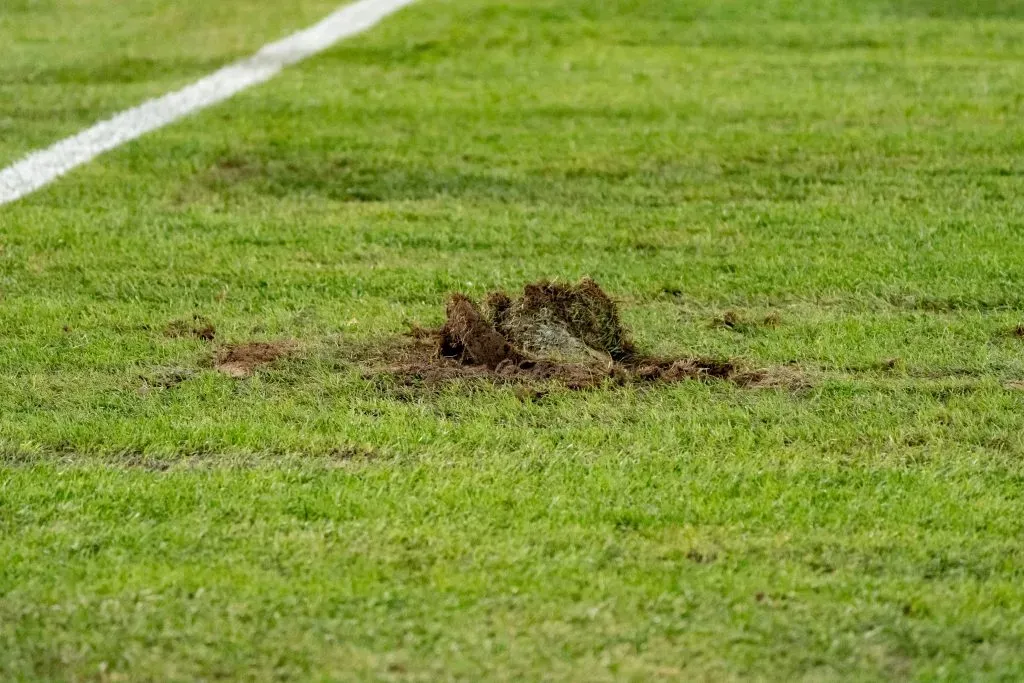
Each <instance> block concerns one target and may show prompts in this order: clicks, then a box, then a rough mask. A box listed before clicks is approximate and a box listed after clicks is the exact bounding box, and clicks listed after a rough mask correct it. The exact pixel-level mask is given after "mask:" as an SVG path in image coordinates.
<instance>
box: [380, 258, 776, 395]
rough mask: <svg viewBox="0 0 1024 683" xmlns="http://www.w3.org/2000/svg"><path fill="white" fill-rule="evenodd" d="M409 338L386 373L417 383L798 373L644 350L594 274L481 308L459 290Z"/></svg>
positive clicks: (766, 379)
mask: <svg viewBox="0 0 1024 683" xmlns="http://www.w3.org/2000/svg"><path fill="white" fill-rule="evenodd" d="M412 336H413V337H414V339H415V340H416V341H415V342H414V343H413V345H412V346H411V347H406V348H405V349H404V355H403V357H402V358H400V359H399V361H398V362H397V363H395V364H392V366H391V367H390V368H389V374H392V375H395V376H397V377H399V378H400V379H404V380H409V381H415V382H428V383H429V382H437V381H444V380H451V379H457V378H460V377H483V378H490V379H492V380H500V381H520V382H523V381H545V380H553V381H558V382H561V383H562V384H564V385H566V386H567V387H569V388H573V389H584V388H591V387H596V386H600V385H604V384H628V383H645V382H673V381H679V380H683V379H708V378H717V379H725V380H730V381H733V382H735V383H737V384H742V385H758V386H791V385H793V384H794V383H795V382H794V378H795V377H796V373H795V372H794V371H788V372H769V371H765V370H750V369H744V368H743V367H741V365H740V364H738V363H735V362H733V361H729V360H722V359H714V358H699V357H683V358H663V357H654V356H649V355H646V354H643V353H641V352H640V351H639V350H638V349H637V347H636V345H635V343H634V342H633V340H632V337H631V336H630V334H629V332H628V330H627V329H626V328H625V326H624V325H623V323H622V321H621V319H620V317H619V311H618V306H617V305H616V304H615V302H614V301H613V300H612V299H611V297H609V296H608V295H607V294H606V293H605V292H604V290H602V289H601V287H600V286H598V284H597V283H596V282H594V281H593V280H591V279H590V278H584V279H582V280H580V281H579V282H578V283H576V284H565V283H559V282H552V281H547V280H544V281H539V282H535V283H531V284H528V285H526V286H525V288H524V289H523V294H522V296H520V297H518V298H513V297H511V296H510V295H509V294H507V293H505V292H500V291H499V292H492V293H491V294H490V295H488V296H487V298H486V299H485V301H484V304H483V306H478V305H477V304H476V303H475V302H474V301H473V300H472V299H470V298H469V297H467V296H465V295H464V294H459V293H455V294H452V295H451V296H450V297H449V299H448V304H447V307H446V321H445V324H444V325H443V326H442V327H441V328H439V329H436V330H428V329H424V328H420V327H416V328H414V330H413V335H412Z"/></svg>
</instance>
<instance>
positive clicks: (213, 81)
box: [0, 0, 413, 206]
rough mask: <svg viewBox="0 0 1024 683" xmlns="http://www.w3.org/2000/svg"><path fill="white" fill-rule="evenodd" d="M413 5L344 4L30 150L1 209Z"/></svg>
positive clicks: (3, 192) (9, 172)
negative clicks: (243, 55)
mask: <svg viewBox="0 0 1024 683" xmlns="http://www.w3.org/2000/svg"><path fill="white" fill-rule="evenodd" d="M412 2H413V0H359V2H356V3H354V4H351V5H346V6H345V7H342V8H340V9H338V10H336V11H335V12H333V13H332V14H330V15H329V16H328V17H327V18H325V19H324V20H323V21H321V22H320V23H318V24H315V25H313V26H310V27H309V28H307V29H305V30H302V31H299V32H298V33H293V34H292V35H290V36H288V37H287V38H284V39H283V40H279V41H277V42H276V43H270V44H269V45H264V46H263V47H262V48H261V49H260V51H259V52H257V53H256V54H254V55H253V56H252V57H249V58H247V59H243V60H241V61H238V62H235V63H234V64H230V65H228V66H226V67H224V68H223V69H220V70H219V71H215V72H214V73H212V74H210V75H209V76H206V77H204V78H201V79H200V80H198V81H196V82H195V83H193V84H192V85H189V86H186V87H185V88H182V89H181V90H177V91H175V92H172V93H168V94H166V95H164V96H162V97H158V98H156V99H152V100H147V101H146V102H143V103H142V104H140V105H139V106H137V107H133V108H131V109H127V110H125V111H123V112H121V113H120V114H117V115H116V116H114V117H113V118H110V119H107V120H106V121H101V122H100V123H97V124H96V125H94V126H92V127H91V128H87V129H86V130H83V131H82V132H81V133H78V134H77V135H73V136H72V137H70V138H65V139H64V140H61V141H60V142H58V143H56V144H54V145H52V146H50V147H47V148H46V149H43V150H39V151H38V152H33V153H32V154H29V155H28V156H27V157H25V158H24V159H22V160H21V161H18V162H16V163H14V164H13V165H11V166H8V167H7V168H5V169H4V170H2V171H0V206H2V205H4V204H7V203H8V202H13V201H15V200H16V199H19V198H21V197H24V196H25V195H27V194H29V193H31V192H35V191H36V190H38V189H39V188H41V187H43V186H45V185H48V184H49V183H51V182H53V181H54V180H56V179H57V178H59V177H60V176H62V175H64V174H65V173H67V172H68V171H70V170H71V169H73V168H75V167H76V166H81V165H82V164H84V163H86V162H88V161H91V160H92V159H95V158H96V157H97V156H99V155H100V154H103V153H104V152H107V151H110V150H112V149H114V148H115V147H118V146H120V145H123V144H124V143H126V142H130V141H132V140H134V139H135V138H137V137H139V136H141V135H145V134H146V133H148V132H150V131H153V130H156V129H157V128H162V127H163V126H166V125H167V124H169V123H172V122H174V121H177V120H178V119H180V118H182V117H183V116H187V115H188V114H191V113H193V112H197V111H199V110H201V109H205V108H206V107H209V106H211V105H214V104H217V103H218V102H222V101H223V100H226V99H227V98H229V97H231V96H232V95H234V94H235V93H237V92H240V91H242V90H245V89H246V88H249V87H251V86H254V85H258V84H260V83H263V82H265V81H267V80H270V79H271V78H273V77H274V76H275V75H276V74H277V73H278V72H279V71H281V70H282V69H283V68H285V67H286V66H288V65H290V64H294V63H296V62H299V61H301V60H303V59H305V58H307V57H310V56H312V55H315V54H316V53H318V52H321V51H323V50H326V49H327V48H329V47H330V46H331V45H333V44H334V43H336V42H338V41H339V40H342V39H344V38H348V37H349V36H353V35H355V34H357V33H360V32H361V31H365V30H366V29H368V28H370V27H371V26H373V25H374V24H376V23H377V22H379V21H380V20H381V19H383V18H384V17H386V16H388V15H389V14H391V13H393V12H396V11H398V10H399V9H401V8H402V7H405V6H406V5H408V4H410V3H412Z"/></svg>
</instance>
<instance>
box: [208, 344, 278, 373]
mask: <svg viewBox="0 0 1024 683" xmlns="http://www.w3.org/2000/svg"><path fill="white" fill-rule="evenodd" d="M291 351H292V345H291V344H290V343H288V342H247V343H245V344H228V345H227V346H224V347H222V348H221V349H220V350H218V351H217V355H216V358H215V360H214V365H213V367H214V369H216V370H217V371H218V372H221V373H224V374H225V375H228V376H229V377H235V378H239V379H241V378H245V377H250V376H252V374H253V373H254V372H255V371H256V369H257V368H259V367H261V366H264V365H268V364H270V363H273V362H274V361H276V360H278V359H279V358H283V357H285V356H287V355H288V354H289V353H290V352H291Z"/></svg>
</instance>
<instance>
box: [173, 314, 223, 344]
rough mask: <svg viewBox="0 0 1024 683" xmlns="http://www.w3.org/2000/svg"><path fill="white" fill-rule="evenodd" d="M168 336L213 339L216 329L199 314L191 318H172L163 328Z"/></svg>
mask: <svg viewBox="0 0 1024 683" xmlns="http://www.w3.org/2000/svg"><path fill="white" fill-rule="evenodd" d="M164 334H165V335H166V336H168V337H195V338H196V339H202V340H203V341H213V338H214V337H216V336H217V330H216V328H214V326H213V323H211V322H210V321H209V320H207V319H206V318H204V317H203V316H201V315H193V316H192V319H191V320H172V321H171V322H169V323H167V327H165V328H164Z"/></svg>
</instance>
